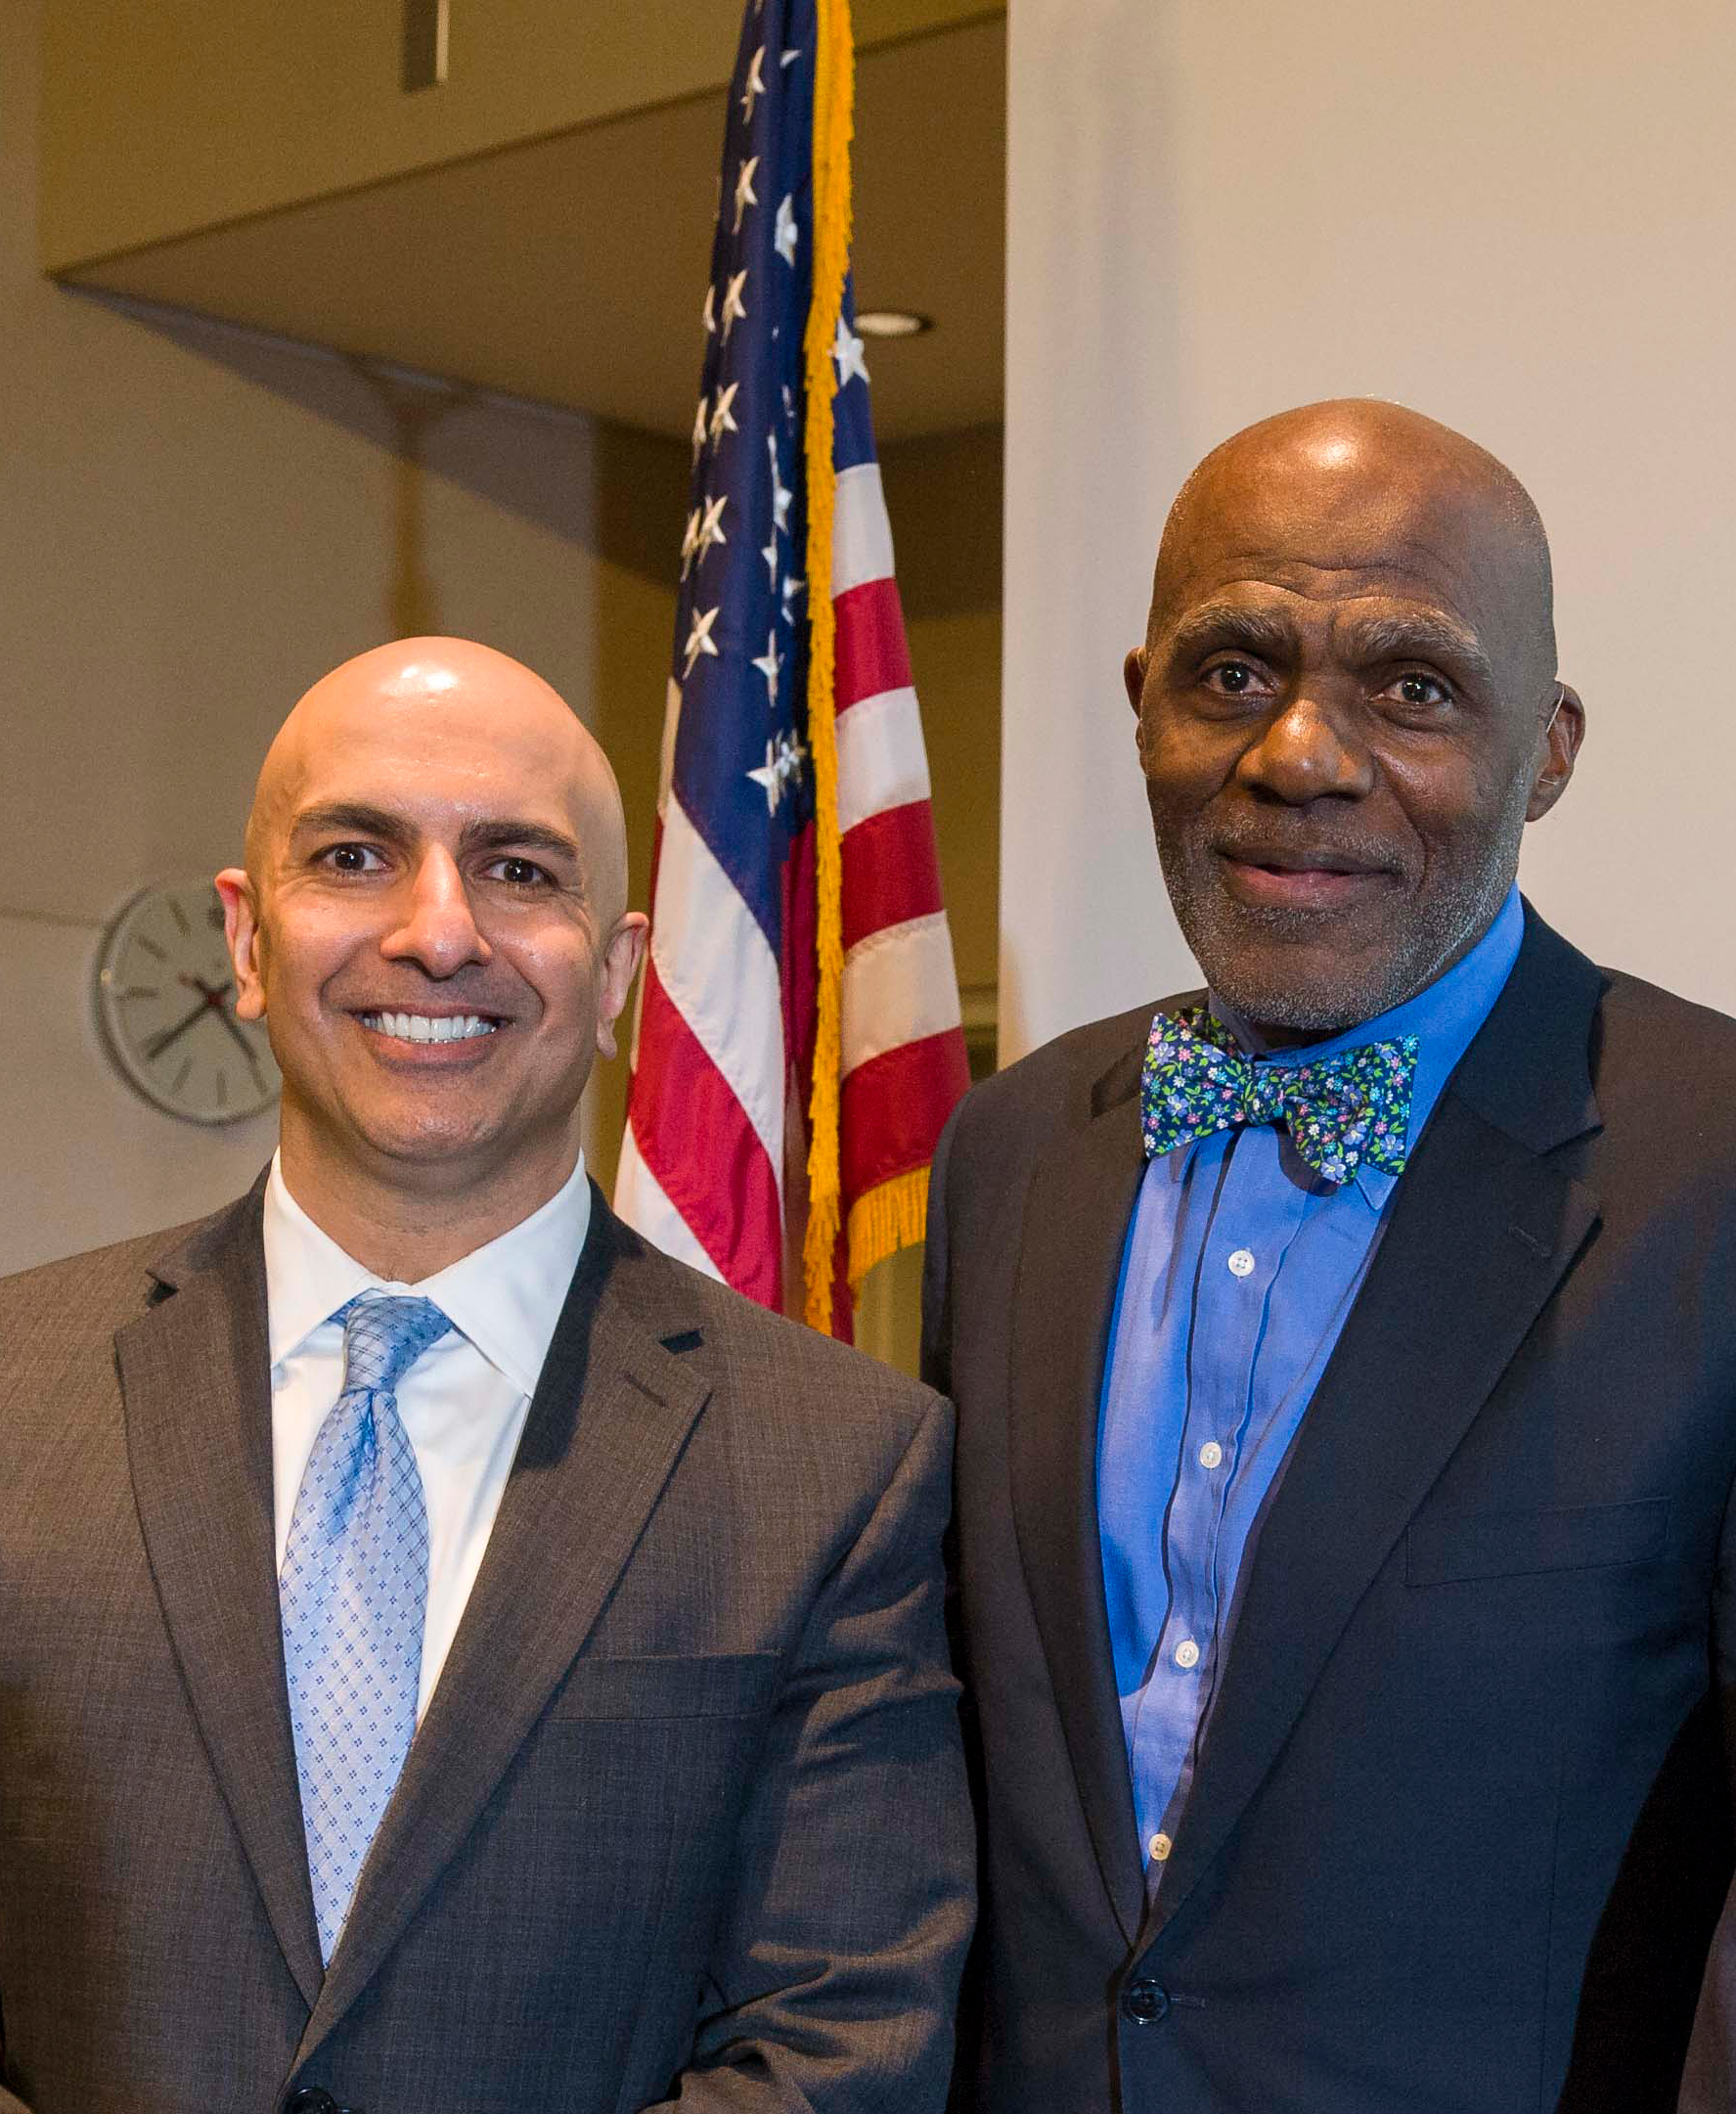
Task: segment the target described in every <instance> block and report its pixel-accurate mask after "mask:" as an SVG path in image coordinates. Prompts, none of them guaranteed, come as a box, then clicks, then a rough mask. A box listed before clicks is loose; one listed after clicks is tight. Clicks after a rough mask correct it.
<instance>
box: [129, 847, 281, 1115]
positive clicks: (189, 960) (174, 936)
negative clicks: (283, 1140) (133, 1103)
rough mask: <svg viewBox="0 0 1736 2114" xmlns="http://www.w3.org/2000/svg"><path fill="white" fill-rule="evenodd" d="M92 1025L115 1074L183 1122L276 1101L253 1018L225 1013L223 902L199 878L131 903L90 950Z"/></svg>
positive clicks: (231, 998)
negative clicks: (94, 1014)
mask: <svg viewBox="0 0 1736 2114" xmlns="http://www.w3.org/2000/svg"><path fill="white" fill-rule="evenodd" d="M96 1004H97V1021H98V1025H99V1026H100V1027H101V1029H102V1032H103V1041H104V1044H105V1046H106V1048H107V1050H108V1052H109V1055H110V1056H111V1057H112V1059H113V1061H114V1066H115V1069H116V1070H117V1071H118V1072H119V1073H120V1076H121V1077H122V1078H123V1079H124V1080H125V1081H126V1083H127V1085H128V1086H130V1087H131V1088H132V1089H133V1091H134V1092H135V1093H137V1094H142V1095H143V1096H144V1097H145V1099H146V1100H147V1101H148V1102H151V1103H152V1105H153V1106H154V1107H156V1108H161V1109H164V1110H165V1111H166V1112H167V1113H168V1114H169V1115H173V1116H180V1117H182V1118H184V1120H186V1121H187V1122H189V1123H239V1122H240V1121H241V1120H242V1119H243V1118H244V1117H245V1116H253V1115H258V1114H259V1113H260V1111H261V1110H262V1109H265V1108H269V1107H270V1106H271V1104H272V1102H274V1101H275V1100H276V1099H277V1093H278V1069H277V1066H276V1064H274V1063H273V1061H272V1056H271V1045H270V1044H269V1043H268V1042H267V1041H266V1037H265V1023H264V1021H263V1020H238V1019H237V1018H236V1016H235V970H234V967H233V966H232V965H231V963H230V960H229V950H228V948H227V947H226V946H225V945H224V943H223V905H222V903H221V902H220V901H219V899H218V895H217V891H216V889H215V888H213V887H212V886H211V884H210V882H209V881H208V880H188V881H168V882H164V883H163V884H161V885H160V886H156V887H150V888H146V889H144V890H142V891H141V892H140V893H139V894H138V895H136V896H134V897H133V899H132V901H131V902H130V903H128V904H127V905H126V906H125V908H124V909H123V910H122V911H121V912H120V913H119V915H118V916H117V917H116V918H115V920H114V922H112V923H111V925H110V927H109V929H108V931H107V932H105V933H104V935H103V943H102V945H101V947H100V948H99V949H98V952H97V971H96Z"/></svg>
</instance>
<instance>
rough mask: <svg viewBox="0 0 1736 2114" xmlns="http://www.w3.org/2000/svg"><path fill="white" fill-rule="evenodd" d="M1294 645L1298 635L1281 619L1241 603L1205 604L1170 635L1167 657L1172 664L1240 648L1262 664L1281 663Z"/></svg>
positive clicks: (1184, 618) (1195, 610) (1183, 620)
mask: <svg viewBox="0 0 1736 2114" xmlns="http://www.w3.org/2000/svg"><path fill="white" fill-rule="evenodd" d="M1294 643H1295V633H1294V631H1293V630H1292V629H1291V627H1290V626H1289V625H1288V624H1287V623H1285V622H1284V620H1283V618H1282V617H1279V616H1273V615H1271V614H1269V612H1268V611H1266V610H1264V609H1250V608H1247V607H1244V605H1242V604H1241V603H1239V602H1206V603H1202V604H1201V605H1200V606H1199V607H1198V608H1196V609H1189V610H1188V612H1187V614H1186V615H1185V616H1184V617H1182V618H1181V619H1180V622H1179V623H1178V624H1177V625H1176V627H1175V629H1174V630H1173V631H1172V632H1171V633H1170V635H1169V641H1168V656H1169V659H1170V661H1171V662H1172V664H1173V663H1175V662H1177V661H1182V660H1192V659H1194V658H1196V657H1197V656H1198V655H1200V654H1203V653H1210V652H1229V651H1232V650H1233V649H1234V648H1236V647H1240V648H1241V650H1242V652H1245V653H1257V654H1258V655H1259V656H1260V658H1261V659H1262V660H1281V659H1282V658H1283V656H1284V654H1285V652H1287V651H1288V650H1289V648H1290V647H1291V646H1292V645H1293V644H1294Z"/></svg>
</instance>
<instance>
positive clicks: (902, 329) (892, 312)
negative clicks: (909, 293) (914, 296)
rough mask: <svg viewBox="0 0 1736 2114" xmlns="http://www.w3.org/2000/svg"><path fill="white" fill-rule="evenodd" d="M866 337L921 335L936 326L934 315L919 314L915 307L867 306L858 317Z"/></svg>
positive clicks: (858, 324)
mask: <svg viewBox="0 0 1736 2114" xmlns="http://www.w3.org/2000/svg"><path fill="white" fill-rule="evenodd" d="M856 328H857V329H858V330H859V331H860V332H861V333H862V335H863V336H864V337H921V335H922V333H923V332H924V331H931V330H933V328H934V318H933V317H932V316H919V315H917V313H916V311H915V310H914V309H913V308H865V309H863V310H862V311H861V312H860V314H859V315H858V316H857V318H856Z"/></svg>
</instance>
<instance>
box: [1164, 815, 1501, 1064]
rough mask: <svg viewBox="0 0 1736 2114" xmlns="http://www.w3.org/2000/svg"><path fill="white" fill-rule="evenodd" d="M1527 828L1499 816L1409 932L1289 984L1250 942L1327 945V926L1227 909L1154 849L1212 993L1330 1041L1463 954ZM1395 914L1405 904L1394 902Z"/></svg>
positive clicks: (1493, 904)
mask: <svg viewBox="0 0 1736 2114" xmlns="http://www.w3.org/2000/svg"><path fill="white" fill-rule="evenodd" d="M1528 790H1529V788H1528ZM1524 829H1525V808H1524V805H1523V803H1520V804H1519V805H1518V806H1517V809H1516V812H1515V813H1514V814H1512V815H1511V816H1507V817H1504V818H1503V820H1502V826H1501V829H1500V832H1499V833H1498V835H1497V836H1496V838H1495V840H1494V842H1493V843H1491V845H1490V847H1489V855H1488V857H1487V858H1486V859H1485V861H1484V862H1483V864H1482V865H1481V866H1480V867H1479V868H1478V869H1477V870H1476V871H1474V872H1471V873H1467V874H1465V875H1463V876H1461V877H1459V878H1458V880H1457V882H1456V884H1455V885H1452V886H1450V887H1447V888H1445V889H1442V890H1439V891H1437V892H1436V893H1434V894H1433V895H1429V896H1425V897H1424V898H1423V899H1422V900H1421V901H1420V902H1417V903H1415V904H1414V905H1413V906H1411V917H1410V923H1409V928H1408V930H1406V931H1405V932H1404V933H1403V934H1402V937H1400V938H1399V940H1398V943H1397V944H1396V945H1395V947H1394V949H1393V951H1392V952H1391V953H1390V954H1388V955H1387V956H1385V957H1384V958H1383V959H1382V960H1380V961H1378V962H1376V963H1372V964H1365V965H1358V964H1355V963H1351V962H1346V963H1345V964H1344V965H1343V967H1342V970H1341V972H1340V973H1339V974H1338V975H1336V976H1320V977H1318V978H1316V979H1315V980H1313V982H1312V983H1309V984H1298V983H1296V982H1295V981H1293V980H1291V979H1289V978H1285V979H1284V980H1283V981H1281V982H1280V981H1278V979H1277V977H1276V976H1275V975H1270V974H1267V973H1263V972H1262V970H1261V969H1260V968H1259V967H1257V966H1256V964H1255V962H1254V960H1253V958H1252V956H1251V952H1250V949H1249V945H1248V942H1249V941H1250V940H1251V939H1254V938H1256V937H1258V939H1259V940H1260V941H1261V942H1262V943H1264V944H1265V945H1266V946H1273V945H1275V946H1276V947H1280V948H1281V947H1285V946H1286V945H1292V944H1298V943H1303V942H1313V943H1314V944H1315V945H1318V944H1319V943H1320V942H1321V941H1322V940H1324V939H1328V938H1329V937H1330V925H1329V923H1328V922H1326V921H1324V920H1322V919H1321V917H1320V916H1318V915H1317V914H1315V913H1313V912H1310V911H1298V910H1279V909H1269V910H1263V909H1257V908H1255V907H1253V906H1251V905H1246V904H1241V903H1234V902H1231V901H1230V900H1229V899H1228V898H1227V897H1226V896H1224V893H1223V892H1222V890H1220V889H1219V888H1217V887H1216V886H1215V885H1214V884H1213V882H1212V881H1211V880H1210V879H1208V878H1205V877H1197V870H1196V869H1195V868H1194V867H1193V866H1192V864H1191V863H1190V862H1189V860H1188V858H1187V856H1186V854H1185V852H1184V850H1183V849H1182V847H1180V845H1178V844H1175V843H1168V842H1166V841H1165V840H1164V839H1163V838H1162V837H1160V838H1159V840H1158V847H1157V848H1158V857H1159V859H1160V861H1161V863H1162V866H1163V874H1164V880H1165V883H1166V884H1167V886H1168V888H1169V892H1170V901H1171V903H1172V905H1173V906H1174V908H1175V912H1176V921H1177V922H1178V923H1179V924H1180V927H1181V936H1182V937H1183V939H1185V940H1186V942H1187V944H1188V947H1189V948H1190V949H1191V950H1192V953H1193V955H1194V957H1195V959H1196V960H1197V961H1198V963H1199V965H1200V967H1201V968H1202V969H1203V970H1204V971H1205V976H1206V981H1207V983H1208V984H1210V986H1211V988H1212V990H1213V992H1214V993H1215V994H1216V995H1217V996H1218V997H1220V998H1222V999H1223V1000H1224V1001H1225V1003H1226V1004H1227V1005H1229V1006H1230V1007H1231V1008H1233V1009H1234V1011H1235V1012H1237V1013H1239V1014H1240V1015H1241V1016H1242V1018H1243V1019H1244V1020H1247V1021H1249V1022H1251V1023H1254V1024H1257V1025H1264V1026H1269V1027H1282V1028H1291V1029H1295V1030H1297V1031H1299V1032H1301V1033H1303V1034H1309V1035H1333V1034H1338V1033H1340V1032H1342V1031H1343V1030H1344V1029H1345V1028H1351V1027H1358V1026H1359V1025H1360V1024H1361V1022H1362V1021H1364V1020H1372V1019H1374V1018H1375V1017H1376V1016H1377V1015H1378V1014H1380V1013H1384V1012H1391V1011H1392V1009H1393V1008H1394V1007H1395V1006H1401V1005H1402V1004H1403V1002H1404V1001H1405V1000H1406V999H1407V998H1412V997H1414V996H1415V994H1416V993H1417V992H1418V991H1420V990H1422V989H1423V988H1424V986H1425V985H1427V984H1430V983H1433V982H1434V980H1435V978H1436V977H1437V976H1439V975H1440V974H1441V972H1442V971H1443V969H1445V968H1446V967H1447V966H1448V964H1449V963H1451V962H1453V961H1455V960H1457V959H1458V957H1459V956H1461V955H1462V954H1465V953H1468V952H1469V950H1470V948H1471V947H1472V946H1473V945H1474V944H1475V942H1476V941H1477V940H1478V939H1480V938H1481V937H1482V935H1483V934H1484V933H1485V932H1486V931H1487V930H1488V929H1489V926H1490V925H1491V922H1493V920H1494V916H1495V913H1496V912H1497V911H1498V910H1499V909H1500V907H1501V904H1502V903H1503V902H1504V901H1505V899H1506V895H1507V891H1508V889H1509V888H1510V887H1511V886H1512V885H1513V877H1514V875H1515V874H1516V873H1517V872H1518V868H1519V840H1520V837H1521V835H1522V833H1523V832H1524ZM1394 909H1395V911H1396V912H1397V911H1400V910H1401V909H1402V906H1401V905H1399V904H1397V903H1395V905H1394Z"/></svg>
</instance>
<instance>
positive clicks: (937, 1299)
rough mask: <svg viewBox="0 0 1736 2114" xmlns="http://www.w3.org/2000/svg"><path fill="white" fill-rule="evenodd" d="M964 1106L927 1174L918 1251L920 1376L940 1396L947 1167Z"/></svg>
mask: <svg viewBox="0 0 1736 2114" xmlns="http://www.w3.org/2000/svg"><path fill="white" fill-rule="evenodd" d="M963 1107H964V1103H963V1102H959V1103H958V1105H957V1107H956V1108H955V1109H954V1110H953V1112H952V1114H951V1115H950V1116H949V1117H948V1118H947V1121H946V1127H945V1129H944V1130H942V1132H941V1134H940V1143H939V1144H938V1145H937V1146H936V1147H935V1148H934V1160H933V1164H932V1166H931V1168H930V1171H929V1176H928V1230H927V1237H926V1245H925V1246H924V1248H923V1251H922V1377H923V1378H924V1379H925V1380H926V1381H927V1382H928V1384H929V1386H930V1387H933V1388H937V1389H938V1390H939V1391H940V1393H942V1394H943V1395H950V1394H951V1393H952V1392H953V1384H952V1381H953V1310H952V1303H951V1301H952V1282H951V1271H950V1267H949V1264H950V1258H949V1256H948V1254H947V1168H948V1166H949V1165H950V1164H951V1161H952V1153H953V1137H954V1133H955V1132H956V1131H957V1128H958V1117H959V1114H960V1112H961V1111H962V1109H963Z"/></svg>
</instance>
